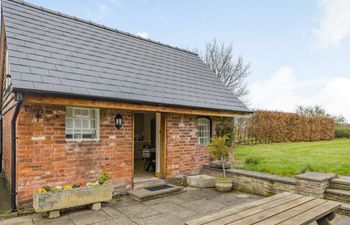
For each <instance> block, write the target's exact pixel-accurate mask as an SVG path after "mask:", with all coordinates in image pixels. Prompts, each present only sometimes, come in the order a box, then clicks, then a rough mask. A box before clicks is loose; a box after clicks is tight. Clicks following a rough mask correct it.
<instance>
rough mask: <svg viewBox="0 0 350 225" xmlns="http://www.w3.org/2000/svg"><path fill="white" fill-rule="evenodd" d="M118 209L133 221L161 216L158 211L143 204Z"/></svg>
mask: <svg viewBox="0 0 350 225" xmlns="http://www.w3.org/2000/svg"><path fill="white" fill-rule="evenodd" d="M116 209H117V210H118V211H119V212H121V213H122V214H124V215H125V216H127V217H129V218H131V219H138V218H146V217H150V216H153V215H156V214H159V212H158V211H156V210H154V209H152V208H151V207H149V206H146V205H143V204H138V205H130V206H121V207H116Z"/></svg>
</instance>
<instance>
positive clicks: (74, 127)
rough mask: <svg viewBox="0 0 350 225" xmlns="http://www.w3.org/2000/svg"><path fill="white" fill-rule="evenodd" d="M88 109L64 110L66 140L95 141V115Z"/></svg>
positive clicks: (68, 108) (94, 112)
mask: <svg viewBox="0 0 350 225" xmlns="http://www.w3.org/2000/svg"><path fill="white" fill-rule="evenodd" d="M98 112H99V111H98V110H95V109H88V108H70V107H67V108H66V138H67V139H95V138H97V130H96V127H97V124H96V123H97V120H96V117H97V113H98Z"/></svg>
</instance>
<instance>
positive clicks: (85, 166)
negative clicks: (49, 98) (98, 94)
mask: <svg viewBox="0 0 350 225" xmlns="http://www.w3.org/2000/svg"><path fill="white" fill-rule="evenodd" d="M41 108H42V111H43V113H42V114H41V116H40V118H37V116H36V115H37V112H38V106H31V105H25V104H24V105H23V106H22V109H21V111H20V114H19V119H18V124H17V137H18V139H17V140H18V141H17V188H18V202H19V205H20V204H21V203H23V204H25V203H27V202H30V201H31V200H32V194H33V191H35V190H37V189H38V188H40V187H42V186H44V185H50V186H53V185H60V186H63V185H69V184H72V183H73V182H89V181H95V180H96V178H97V177H98V176H99V175H100V174H101V172H102V171H107V172H108V173H110V174H111V176H112V177H111V180H112V181H113V182H119V181H121V182H126V183H128V184H130V182H131V177H132V167H131V165H132V151H131V149H132V141H133V140H132V113H131V112H127V111H116V110H105V109H101V110H100V140H99V141H82V142H77V141H66V140H65V107H61V106H41ZM118 113H120V114H121V115H122V116H123V119H124V125H123V127H122V128H121V129H117V128H115V127H114V118H115V115H116V114H118Z"/></svg>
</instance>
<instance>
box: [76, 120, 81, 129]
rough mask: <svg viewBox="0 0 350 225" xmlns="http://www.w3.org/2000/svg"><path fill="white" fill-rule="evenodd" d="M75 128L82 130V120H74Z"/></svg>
mask: <svg viewBox="0 0 350 225" xmlns="http://www.w3.org/2000/svg"><path fill="white" fill-rule="evenodd" d="M74 128H76V129H78V128H81V119H74Z"/></svg>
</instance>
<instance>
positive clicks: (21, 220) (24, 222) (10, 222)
mask: <svg viewBox="0 0 350 225" xmlns="http://www.w3.org/2000/svg"><path fill="white" fill-rule="evenodd" d="M32 217H33V216H31V215H29V216H21V217H15V218H11V219H6V220H0V224H1V225H18V224H20V225H33V221H32Z"/></svg>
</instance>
